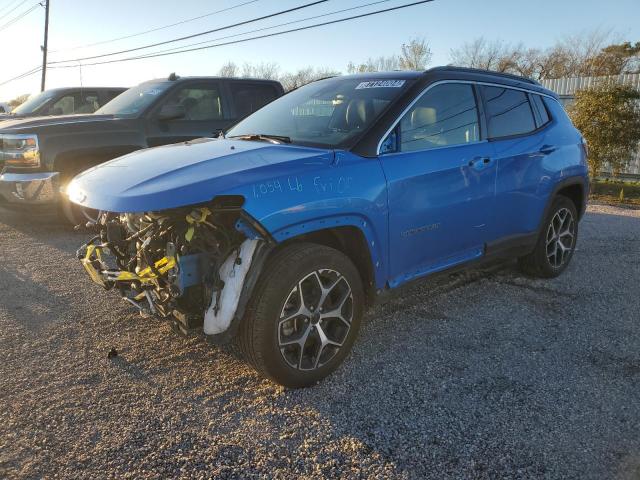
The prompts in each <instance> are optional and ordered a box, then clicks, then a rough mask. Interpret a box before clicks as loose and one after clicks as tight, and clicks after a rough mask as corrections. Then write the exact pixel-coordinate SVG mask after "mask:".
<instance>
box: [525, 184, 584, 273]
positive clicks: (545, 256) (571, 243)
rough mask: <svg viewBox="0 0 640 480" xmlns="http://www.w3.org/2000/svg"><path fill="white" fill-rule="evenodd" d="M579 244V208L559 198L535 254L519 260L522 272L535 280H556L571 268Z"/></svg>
mask: <svg viewBox="0 0 640 480" xmlns="http://www.w3.org/2000/svg"><path fill="white" fill-rule="evenodd" d="M577 241H578V213H577V211H576V206H575V204H574V203H573V202H572V201H571V200H570V199H569V198H567V197H565V196H563V195H558V196H557V197H556V198H555V199H554V200H553V203H552V205H551V209H550V210H549V213H548V214H547V216H546V217H545V219H544V223H543V224H542V228H541V229H540V235H539V236H538V241H537V243H536V246H535V248H534V250H533V251H532V252H531V253H530V254H528V255H525V256H524V257H520V258H519V259H518V264H519V266H520V269H521V270H522V271H523V272H524V273H526V274H528V275H531V276H533V277H540V278H554V277H557V276H558V275H560V274H561V273H562V272H564V270H565V269H566V268H567V266H568V265H569V263H570V262H571V259H572V258H573V252H574V251H575V246H576V242H577Z"/></svg>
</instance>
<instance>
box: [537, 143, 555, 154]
mask: <svg viewBox="0 0 640 480" xmlns="http://www.w3.org/2000/svg"><path fill="white" fill-rule="evenodd" d="M555 151H556V147H554V146H551V145H543V146H542V147H541V148H540V153H541V154H543V155H549V154H550V153H553V152H555Z"/></svg>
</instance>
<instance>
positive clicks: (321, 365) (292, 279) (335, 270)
mask: <svg viewBox="0 0 640 480" xmlns="http://www.w3.org/2000/svg"><path fill="white" fill-rule="evenodd" d="M300 292H302V297H301V296H300ZM323 292H324V298H325V300H324V302H322V304H320V300H321V299H322V297H323ZM301 298H304V302H301ZM364 302H365V296H364V290H363V287H362V280H361V278H360V275H359V273H358V270H357V269H356V267H355V266H354V265H353V263H352V262H351V260H349V258H348V257H347V256H346V255H344V254H343V253H342V252H339V251H338V250H335V249H333V248H329V247H325V246H322V245H317V244H312V243H297V244H292V245H289V246H287V247H284V248H283V249H282V250H280V251H278V252H276V253H275V254H274V255H273V257H272V258H271V259H269V260H268V261H267V263H266V264H265V267H264V269H263V271H262V274H261V277H260V278H259V280H258V282H257V284H256V287H255V290H254V295H253V296H252V298H251V300H250V303H249V305H248V306H247V311H246V313H245V316H244V318H243V320H242V323H241V325H240V330H239V332H238V338H237V341H238V345H239V347H240V350H241V351H242V354H243V356H244V357H245V358H246V360H247V361H248V362H249V363H250V364H251V366H253V368H254V369H255V370H256V371H257V372H258V373H259V374H261V375H263V376H265V377H267V378H270V379H271V380H273V381H274V382H276V383H279V384H280V385H283V386H285V387H289V388H301V387H308V386H310V385H314V384H316V383H317V382H318V381H320V380H321V379H323V378H325V377H326V376H327V375H329V374H330V373H332V372H333V371H334V370H335V369H336V368H337V367H338V366H339V365H340V364H341V363H342V361H343V360H344V359H345V357H346V356H347V354H348V353H349V351H350V350H351V347H352V346H353V343H354V341H355V339H356V337H357V334H358V330H359V328H360V322H361V319H362V315H363V310H364ZM340 305H341V306H340ZM321 307H322V308H321ZM338 312H339V313H338ZM331 313H335V314H336V316H331V315H330V314H331Z"/></svg>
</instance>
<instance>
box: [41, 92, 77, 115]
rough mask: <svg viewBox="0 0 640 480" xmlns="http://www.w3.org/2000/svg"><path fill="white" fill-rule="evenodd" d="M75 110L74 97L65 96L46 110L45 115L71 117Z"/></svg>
mask: <svg viewBox="0 0 640 480" xmlns="http://www.w3.org/2000/svg"><path fill="white" fill-rule="evenodd" d="M75 109H76V96H75V95H65V96H64V97H62V98H60V99H58V100H56V101H55V102H53V104H52V105H51V106H50V107H48V108H47V110H46V114H47V115H71V114H72V113H74V112H75Z"/></svg>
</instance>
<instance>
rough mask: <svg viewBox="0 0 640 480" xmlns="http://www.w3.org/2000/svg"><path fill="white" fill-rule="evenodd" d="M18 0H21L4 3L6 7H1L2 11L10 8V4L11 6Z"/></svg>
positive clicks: (10, 0)
mask: <svg viewBox="0 0 640 480" xmlns="http://www.w3.org/2000/svg"><path fill="white" fill-rule="evenodd" d="M17 1H19V0H9V2H7V3H6V4H5V5H4V7H0V12H1V11H2V10H6V9H7V8H9V6H11V5H13V4H15V3H16V2H17Z"/></svg>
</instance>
